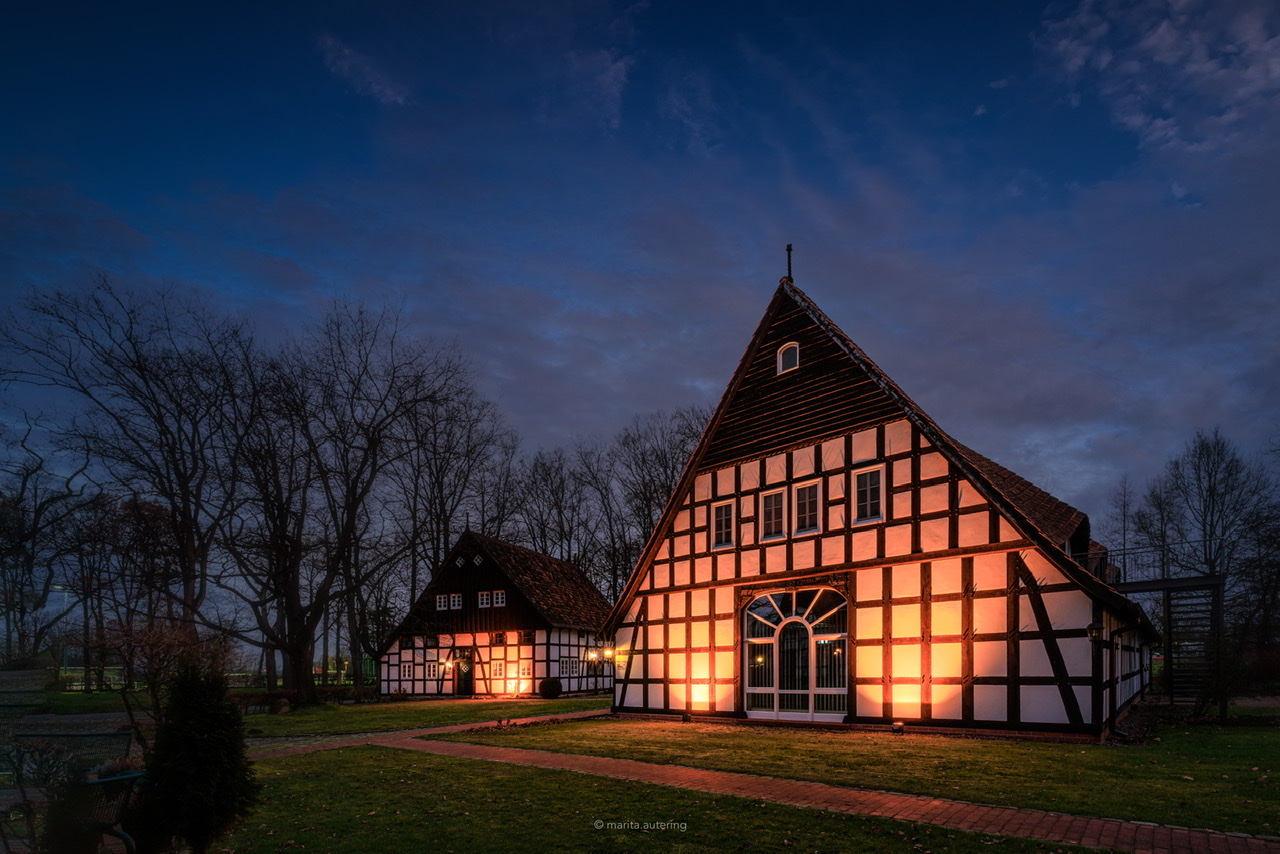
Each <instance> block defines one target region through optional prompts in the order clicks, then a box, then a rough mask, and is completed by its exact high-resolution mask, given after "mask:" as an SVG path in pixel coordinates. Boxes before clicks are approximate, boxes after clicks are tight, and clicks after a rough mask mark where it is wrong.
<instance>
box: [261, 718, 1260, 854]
mask: <svg viewBox="0 0 1280 854" xmlns="http://www.w3.org/2000/svg"><path fill="white" fill-rule="evenodd" d="M604 714H606V712H604V711H600V710H594V711H586V712H573V713H568V714H563V715H551V716H541V717H529V718H518V719H515V720H513V721H507V722H503V723H504V724H512V723H515V724H520V723H533V722H538V721H542V722H545V721H547V720H548V719H549V718H550V719H555V718H559V719H561V720H568V719H571V718H587V717H599V716H601V715H604ZM498 725H499V722H497V721H491V722H489V723H486V724H459V725H456V726H448V727H435V728H431V729H421V730H409V731H401V732H390V733H365V734H363V735H359V736H354V735H353V736H344V737H336V738H335V737H328V738H325V740H324V741H323V743H322V742H320V741H318V740H317V741H314V742H312V743H306V744H304V743H299V744H293V745H289V746H281V747H278V748H275V749H270V750H267V751H262V752H260V751H254V752H253V757H254V758H255V759H266V758H270V757H277V756H290V755H296V754H300V753H311V752H313V751H315V750H327V749H330V748H336V747H354V746H359V745H366V744H372V745H377V746H380V747H394V748H398V749H401V750H414V751H418V752H420V753H432V754H437V755H440V756H454V757H458V758H462V759H479V760H486V761H490V762H508V763H511V764H515V765H529V766H533V767H536V768H554V769H558V770H563V771H578V772H580V773H583V774H595V775H597V776H601V777H613V778H616V779H621V780H634V781H636V782H641V783H655V784H657V785H660V786H675V787H677V788H682V789H695V790H697V791H701V792H712V793H715V794H722V795H735V796H737V797H742V798H751V799H753V800H763V801H773V802H775V803H781V804H791V805H793V806H800V807H812V808H814V809H825V810H833V811H837V812H848V813H856V814H859V815H873V816H880V817H883V818H893V819H899V820H902V821H915V822H921V823H924V824H935V825H940V826H943V827H954V828H957V829H959V830H969V831H975V832H980V833H991V834H1000V835H1004V836H1018V837H1022V838H1024V839H1036V840H1040V841H1043V842H1052V843H1070V844H1074V845H1088V846H1093V847H1102V848H1116V849H1120V850H1123V851H1133V852H1137V854H1259V852H1267V854H1280V840H1275V839H1270V838H1265V839H1264V838H1261V837H1256V836H1249V835H1247V834H1242V833H1219V832H1216V831H1211V830H1194V829H1190V828H1185V827H1173V826H1169V825H1158V824H1151V823H1149V822H1141V821H1122V820H1120V819H1113V818H1093V817H1089V816H1075V815H1065V814H1062V813H1054V812H1045V811H1043V810H1029V809H1015V808H1013V807H996V806H987V805H985V804H971V803H966V802H964V801H951V800H944V799H941V798H930V797H922V796H918V795H903V794H898V793H894V792H877V791H872V790H869V789H850V788H846V787H843V786H829V785H826V784H824V783H808V782H804V781H800V780H782V779H778V778H776V777H760V776H756V775H753V774H738V773H733V772H728V771H706V770H702V769H698V768H686V767H683V766H679V765H656V764H653V763H650V762H637V761H635V760H631V759H610V758H606V757H600V756H578V755H574V754H568V753H550V752H548V751H544V750H527V749H524V748H515V747H489V746H486V745H479V744H464V743H459V742H449V741H429V740H427V738H429V737H430V736H432V735H436V734H440V733H446V732H463V731H466V730H474V729H479V728H484V727H494V726H498Z"/></svg>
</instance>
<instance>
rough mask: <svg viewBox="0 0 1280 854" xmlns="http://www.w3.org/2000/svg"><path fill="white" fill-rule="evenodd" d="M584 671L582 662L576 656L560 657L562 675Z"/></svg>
mask: <svg viewBox="0 0 1280 854" xmlns="http://www.w3.org/2000/svg"><path fill="white" fill-rule="evenodd" d="M581 673H582V662H581V661H580V660H578V659H576V658H562V659H560V675H561V676H577V675H579V674H581Z"/></svg>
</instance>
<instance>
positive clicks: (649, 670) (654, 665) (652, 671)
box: [644, 652, 667, 679]
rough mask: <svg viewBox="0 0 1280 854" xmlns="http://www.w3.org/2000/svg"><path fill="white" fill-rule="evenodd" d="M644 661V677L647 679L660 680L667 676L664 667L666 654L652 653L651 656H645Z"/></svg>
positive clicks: (665, 667) (665, 666)
mask: <svg viewBox="0 0 1280 854" xmlns="http://www.w3.org/2000/svg"><path fill="white" fill-rule="evenodd" d="M644 659H645V667H646V674H645V675H647V676H648V677H649V678H651V679H662V678H663V677H665V676H666V675H667V665H666V659H667V654H666V653H665V652H658V653H654V654H653V655H646V656H645V657H644Z"/></svg>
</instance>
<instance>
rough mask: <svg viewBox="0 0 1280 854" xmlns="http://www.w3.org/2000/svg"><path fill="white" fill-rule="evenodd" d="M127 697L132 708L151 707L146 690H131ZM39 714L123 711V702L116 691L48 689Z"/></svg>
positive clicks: (82, 713) (85, 713)
mask: <svg viewBox="0 0 1280 854" xmlns="http://www.w3.org/2000/svg"><path fill="white" fill-rule="evenodd" d="M129 699H130V701H131V702H132V703H133V705H134V708H136V709H137V708H142V709H147V708H150V707H151V698H150V697H148V696H147V694H146V692H137V691H135V692H132V693H130V694H129ZM35 711H36V712H38V713H40V714H52V715H88V714H95V713H100V712H123V711H124V702H123V701H122V700H121V699H120V694H119V693H118V692H116V691H94V692H93V693H92V694H86V693H84V692H83V691H50V692H47V693H46V694H45V695H44V701H43V703H42V704H41V706H40V708H39V709H36V710H35Z"/></svg>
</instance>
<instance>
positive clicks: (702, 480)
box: [693, 474, 711, 501]
mask: <svg viewBox="0 0 1280 854" xmlns="http://www.w3.org/2000/svg"><path fill="white" fill-rule="evenodd" d="M710 497H711V475H709V474H700V475H698V476H697V477H696V478H694V479H693V500H694V501H706V500H707V499H709V498H710Z"/></svg>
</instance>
